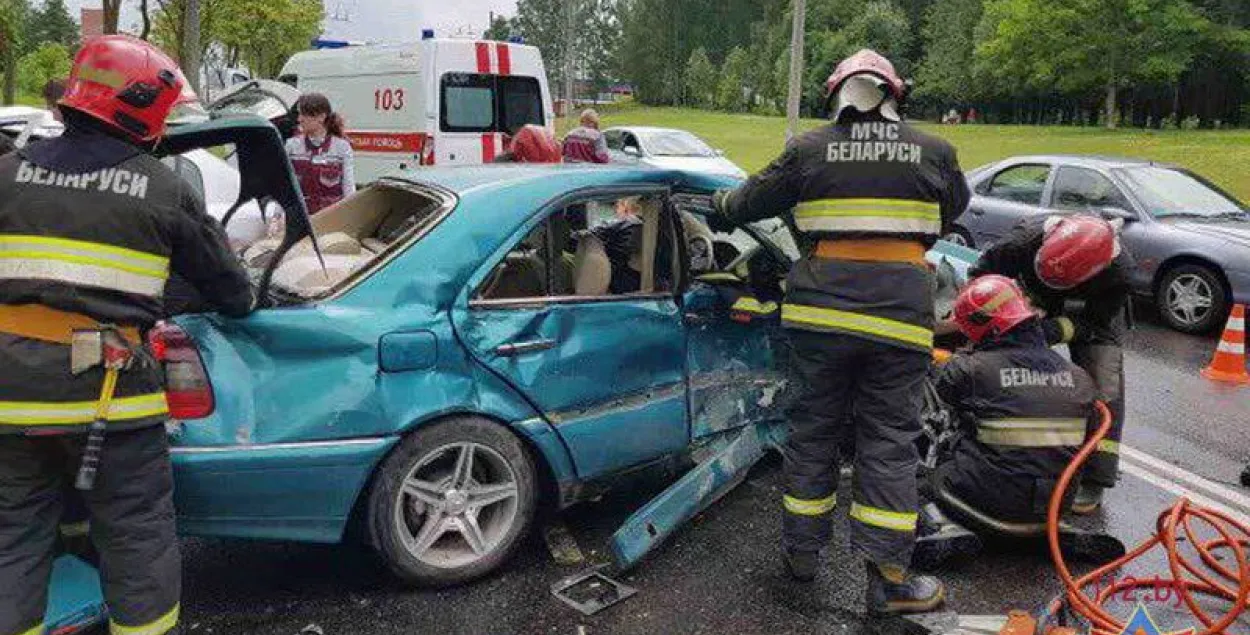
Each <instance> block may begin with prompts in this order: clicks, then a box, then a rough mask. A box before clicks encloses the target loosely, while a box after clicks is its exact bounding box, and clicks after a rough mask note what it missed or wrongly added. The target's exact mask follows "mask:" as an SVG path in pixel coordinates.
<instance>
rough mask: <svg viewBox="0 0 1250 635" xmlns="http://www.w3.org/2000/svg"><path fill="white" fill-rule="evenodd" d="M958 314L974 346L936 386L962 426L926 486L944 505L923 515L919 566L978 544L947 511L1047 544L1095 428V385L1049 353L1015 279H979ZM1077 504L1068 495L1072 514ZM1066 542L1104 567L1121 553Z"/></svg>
mask: <svg viewBox="0 0 1250 635" xmlns="http://www.w3.org/2000/svg"><path fill="white" fill-rule="evenodd" d="M954 312H955V317H954V319H955V321H956V322H957V324H958V326H959V330H960V331H961V332H962V333H963V334H964V335H965V336H966V337H967V338H968V339H969V340H970V341H971V342H972V348H971V349H970V350H968V351H966V352H961V353H958V354H956V355H954V356H953V357H952V358H950V359H949V360H948V361H947V362H945V363H944V364H943V365H942V366H941V368H940V370H939V371H938V373H937V378H936V380H935V382H934V387H935V390H936V392H937V395H938V396H939V397H940V398H941V400H942V402H943V403H944V404H945V405H946V406H947V407H948V408H949V409H950V411H951V412H952V414H953V416H954V421H955V425H956V426H957V430H956V434H955V437H954V440H953V441H952V442H951V444H950V446H949V448H948V449H947V450H946V451H944V452H943V453H942V454H941V455H940V457H939V462H938V465H937V467H936V469H935V470H934V471H933V474H932V475H931V476H930V478H929V483H927V485H928V487H927V488H922V489H928V490H929V491H928V494H927V495H926V496H925V498H928V499H931V500H934V501H936V504H937V507H940V509H937V508H936V507H929V506H926V510H925V512H924V513H922V529H921V534H922V536H921V538H920V539H919V541H918V543H917V549H916V561H917V562H919V563H923V564H920V565H918V566H919V567H920V568H932V567H934V566H936V565H937V564H940V562H941V561H942V560H944V559H945V558H947V557H949V556H950V555H953V554H954V553H959V552H963V553H967V552H969V551H972V550H974V549H969V547H970V546H972V545H974V544H975V545H976V547H978V548H979V542H977V543H974V542H972V541H969V540H967V536H969V534H968V533H967V532H966V531H965V532H964V533H962V534H961V533H960V531H959V530H960V529H962V528H961V527H960V526H959V525H956V524H955V523H953V522H951V521H949V520H947V517H946V515H945V514H943V512H945V513H946V514H950V516H951V517H954V518H958V519H959V520H961V521H962V522H963V523H964V524H965V525H966V526H967V527H971V528H973V529H974V530H975V531H976V532H977V533H980V534H989V535H993V536H997V537H1018V538H1029V539H1039V538H1041V536H1042V535H1043V533H1042V532H1043V531H1044V529H1045V525H1046V513H1047V509H1048V505H1049V503H1050V499H1051V497H1052V496H1053V494H1054V491H1055V487H1056V485H1057V483H1058V480H1059V476H1060V474H1062V473H1063V471H1064V469H1065V468H1067V466H1068V464H1069V463H1071V461H1072V460H1073V459H1074V458H1075V457H1076V453H1077V451H1078V449H1079V448H1080V446H1081V445H1082V444H1084V442H1085V440H1086V439H1087V438H1088V435H1089V434H1090V433H1091V431H1092V430H1093V429H1094V428H1095V427H1096V424H1097V419H1096V410H1095V408H1094V399H1095V396H1096V390H1095V388H1094V382H1093V380H1092V379H1091V378H1090V377H1089V375H1088V374H1087V373H1085V371H1083V370H1081V369H1080V368H1079V367H1077V366H1076V365H1075V364H1073V363H1072V362H1070V361H1068V360H1067V359H1065V358H1064V357H1063V356H1062V355H1060V354H1059V353H1057V352H1056V351H1054V350H1052V349H1051V348H1050V346H1049V345H1048V344H1047V342H1046V337H1045V333H1044V330H1043V328H1042V320H1041V318H1040V317H1039V316H1038V315H1037V313H1036V311H1035V310H1034V309H1033V308H1032V307H1030V306H1029V304H1028V301H1027V300H1026V299H1025V298H1024V295H1023V293H1022V292H1021V291H1020V289H1019V287H1018V286H1017V285H1016V283H1015V282H1013V281H1012V280H1010V279H1008V278H1005V277H1003V276H999V275H987V276H983V277H980V278H977V279H975V280H973V281H972V282H970V283H969V284H968V285H967V286H966V287H965V288H964V289H963V291H962V292H961V293H960V295H959V297H958V299H957V300H956V303H955V310H954ZM1071 501H1072V492H1068V493H1067V496H1066V498H1065V500H1064V509H1065V510H1066V509H1067V508H1068V506H1069V505H1070V504H1071ZM925 521H927V522H925ZM1061 536H1062V539H1061V545H1062V546H1063V548H1064V549H1065V551H1067V552H1068V553H1069V555H1074V556H1078V557H1085V558H1092V559H1094V560H1098V561H1107V560H1109V559H1111V558H1114V557H1118V556H1119V555H1123V553H1124V548H1123V545H1122V544H1121V543H1119V541H1117V540H1115V539H1114V538H1111V537H1109V536H1104V535H1100V534H1089V533H1082V532H1077V531H1075V530H1064V532H1063V534H1061ZM959 541H963V543H964V544H962V545H960V544H957V543H959Z"/></svg>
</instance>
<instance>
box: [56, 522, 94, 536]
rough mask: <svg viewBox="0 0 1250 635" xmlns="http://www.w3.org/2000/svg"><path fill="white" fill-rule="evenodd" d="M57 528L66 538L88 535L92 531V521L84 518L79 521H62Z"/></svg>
mask: <svg viewBox="0 0 1250 635" xmlns="http://www.w3.org/2000/svg"><path fill="white" fill-rule="evenodd" d="M57 530H58V531H60V532H61V535H62V536H64V537H66V538H78V537H81V536H86V535H87V534H88V533H89V532H90V531H91V522H90V521H86V520H84V521H82V522H77V523H61V524H60V525H59V526H58V527H57Z"/></svg>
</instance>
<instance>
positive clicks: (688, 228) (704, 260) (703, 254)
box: [680, 211, 718, 276]
mask: <svg viewBox="0 0 1250 635" xmlns="http://www.w3.org/2000/svg"><path fill="white" fill-rule="evenodd" d="M680 215H681V227H682V233H684V234H685V235H686V245H687V246H686V251H687V252H688V254H687V255H688V256H689V257H690V273H691V274H693V275H696V276H697V275H699V274H701V273H708V272H710V271H715V270H716V268H717V264H718V263H716V262H714V261H713V249H714V246H715V244H716V242H715V240H714V239H713V237H712V230H711V229H709V228H708V227H707V226H706V225H704V224H703V223H702V222H700V221H699V219H698V218H697V217H695V215H694V214H691V213H690V212H685V211H683V212H681V214H680Z"/></svg>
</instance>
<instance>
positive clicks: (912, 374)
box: [782, 329, 930, 566]
mask: <svg viewBox="0 0 1250 635" xmlns="http://www.w3.org/2000/svg"><path fill="white" fill-rule="evenodd" d="M788 333H789V335H790V339H791V342H790V344H791V361H790V370H791V373H792V375H793V376H794V377H795V378H796V380H797V386H796V388H797V392H798V394H797V395H796V398H795V401H794V402H793V404H792V405H791V407H790V409H789V419H790V434H789V438H788V440H787V442H786V446H785V451H784V455H785V456H784V470H785V497H784V499H783V504H784V506H785V511H786V513H785V515H784V521H783V531H782V543H783V545H784V546H785V547H786V548H788V549H792V550H798V551H815V550H818V549H820V548H822V547H823V546H825V544H827V543H828V542H829V539H830V537H831V533H832V512H833V507H834V502H835V496H836V493H837V487H838V468H839V466H838V440H839V438H840V437H841V436H842V432H843V428H844V427H846V426H850V427H851V428H853V433H854V435H855V459H854V467H855V471H854V474H855V476H854V481H853V483H852V490H853V500H852V502H851V505H850V517H851V544H852V546H853V547H854V548H855V549H856V550H857V551H859V552H860V553H861V554H862V555H864V556H865V557H866V558H868V559H869V560H872V561H873V562H876V563H878V564H892V565H900V566H907V565H908V564H909V563H910V562H911V552H912V549H913V547H914V543H915V534H916V519H917V513H916V512H917V508H918V503H917V498H918V496H917V491H916V469H917V466H918V464H919V456H918V453H917V450H916V439H917V437H918V436H919V435H920V433H921V430H920V417H919V415H920V401H921V389H922V382H923V381H924V377H925V373H926V372H927V370H928V367H929V362H930V355H929V354H928V353H925V352H922V351H918V350H912V349H907V348H902V347H899V346H895V345H891V344H886V343H883V342H878V341H874V340H869V339H864V338H861V337H855V336H850V335H842V334H836V333H817V332H810V331H800V330H796V329H791V330H789V331H788Z"/></svg>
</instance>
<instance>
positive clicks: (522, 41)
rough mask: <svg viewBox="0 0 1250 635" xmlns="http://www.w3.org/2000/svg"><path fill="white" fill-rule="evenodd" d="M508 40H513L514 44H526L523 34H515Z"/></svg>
mask: <svg viewBox="0 0 1250 635" xmlns="http://www.w3.org/2000/svg"><path fill="white" fill-rule="evenodd" d="M508 41H509V42H511V43H513V44H525V38H523V37H521V36H519V35H514V36H512V37H510V38H508Z"/></svg>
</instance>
